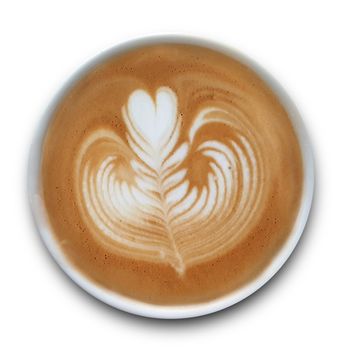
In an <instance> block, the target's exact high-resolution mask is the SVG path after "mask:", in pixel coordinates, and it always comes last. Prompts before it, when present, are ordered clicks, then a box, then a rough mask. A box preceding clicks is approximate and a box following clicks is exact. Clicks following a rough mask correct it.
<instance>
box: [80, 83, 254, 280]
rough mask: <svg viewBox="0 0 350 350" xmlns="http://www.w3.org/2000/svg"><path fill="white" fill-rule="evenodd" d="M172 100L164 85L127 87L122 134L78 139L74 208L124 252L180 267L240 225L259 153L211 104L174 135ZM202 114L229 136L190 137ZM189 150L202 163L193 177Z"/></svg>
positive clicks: (176, 122) (220, 247)
mask: <svg viewBox="0 0 350 350" xmlns="http://www.w3.org/2000/svg"><path fill="white" fill-rule="evenodd" d="M177 103H178V101H177V96H176V94H175V93H174V92H173V91H172V90H171V89H170V88H167V87H160V88H159V89H158V90H157V91H156V94H155V99H154V100H153V98H152V97H151V95H150V94H148V93H147V92H146V91H144V90H135V91H134V92H133V93H132V94H131V95H130V96H129V99H128V101H127V103H126V105H125V106H124V107H123V108H122V116H123V120H124V123H125V126H126V130H127V133H126V135H125V136H126V141H125V140H124V139H122V138H121V137H119V136H118V135H117V134H116V133H114V132H113V131H111V130H107V129H103V128H101V129H99V130H96V131H95V132H94V133H93V134H92V135H90V136H89V138H87V139H86V140H85V142H84V144H83V145H82V147H81V150H80V153H79V157H78V161H77V171H78V173H79V174H81V176H82V179H83V181H82V185H81V188H80V190H81V193H82V196H81V198H82V202H81V203H80V207H81V208H82V212H83V213H84V215H85V216H84V217H85V219H86V220H88V221H89V222H91V221H92V222H93V224H94V227H96V230H95V233H96V237H98V238H99V239H103V238H106V242H108V244H110V245H111V246H113V247H114V248H115V249H116V250H117V251H118V253H120V254H123V255H125V256H129V257H133V258H138V259H142V260H146V261H150V262H161V263H167V264H170V265H171V266H172V267H173V268H174V269H175V271H176V272H177V273H178V274H179V275H180V276H181V275H183V274H184V273H185V272H186V269H187V267H189V266H191V265H195V264H196V263H200V262H203V261H206V259H210V258H211V257H213V256H215V254H219V253H220V252H223V251H224V248H225V247H228V246H232V244H233V243H234V242H235V240H236V238H237V237H238V236H239V234H240V232H242V231H243V230H244V226H245V223H246V222H247V220H248V218H249V215H251V214H252V213H253V211H254V207H255V206H256V204H257V202H258V199H259V188H258V187H259V186H258V183H257V176H258V172H259V157H258V155H257V153H256V149H255V148H254V140H253V139H252V137H251V133H250V131H249V130H247V128H245V127H244V125H242V123H240V122H239V121H237V120H235V119H234V118H232V115H230V114H229V113H228V112H227V111H225V110H224V109H221V108H218V107H215V106H214V107H206V108H204V109H202V110H201V111H200V112H199V113H198V114H197V116H196V118H195V119H194V120H193V122H192V125H191V128H190V129H189V131H188V134H187V135H186V137H185V138H180V135H181V132H182V130H181V122H180V118H179V116H178V106H177ZM211 123H222V124H223V125H225V127H227V128H229V129H230V130H231V131H232V135H233V134H234V136H233V137H232V139H230V140H227V141H226V142H222V141H219V140H215V139H208V140H205V141H203V142H201V143H200V144H198V142H197V143H196V142H195V140H196V137H197V135H198V133H199V132H200V130H202V128H203V127H205V126H208V125H210V124H211ZM180 139H181V140H185V141H181V142H179V140H180ZM194 152H197V153H199V154H200V155H201V157H202V158H204V159H205V160H206V163H207V164H208V169H207V170H205V169H203V172H204V171H207V174H205V175H206V181H205V184H204V185H201V186H199V185H196V183H195V181H192V178H191V176H190V171H189V169H188V167H186V160H188V158H189V157H190V156H191V155H192V154H193V153H194Z"/></svg>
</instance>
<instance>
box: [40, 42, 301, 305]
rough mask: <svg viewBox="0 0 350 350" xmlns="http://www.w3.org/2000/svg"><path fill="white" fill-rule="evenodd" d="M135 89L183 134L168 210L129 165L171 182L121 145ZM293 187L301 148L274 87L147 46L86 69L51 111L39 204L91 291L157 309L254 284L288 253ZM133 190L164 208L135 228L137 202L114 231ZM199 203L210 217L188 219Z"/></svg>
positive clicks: (236, 70) (297, 183)
mask: <svg viewBox="0 0 350 350" xmlns="http://www.w3.org/2000/svg"><path fill="white" fill-rule="evenodd" d="M160 88H163V90H159V89H160ZM136 90H142V91H144V92H145V93H147V94H149V96H151V98H152V100H153V101H157V98H158V97H159V96H160V93H159V91H161V92H162V93H163V96H165V97H164V98H165V99H167V98H168V99H169V101H170V100H171V98H173V100H174V101H176V105H175V106H176V109H175V110H176V114H175V117H174V118H175V119H174V120H175V121H174V123H175V122H176V123H177V124H174V125H178V127H179V136H178V138H177V139H176V142H174V144H175V145H174V147H173V148H172V149H171V151H169V154H168V155H167V156H166V159H169V158H170V157H171V156H172V155H173V154H174V153H175V151H176V150H177V149H178V148H179V147H180V146H181V145H183V144H185V146H183V147H184V148H183V149H186V150H187V153H186V152H184V156H183V159H182V160H181V162H179V164H178V165H176V167H175V168H174V169H173V170H172V173H170V175H176V174H177V172H180V171H183V172H182V173H183V174H185V175H184V176H185V178H184V179H183V180H181V181H184V182H182V184H183V186H182V187H181V188H182V189H185V190H184V191H186V194H183V198H185V199H184V202H179V203H180V204H177V206H176V205H175V204H174V205H173V206H174V208H173V207H172V204H171V203H173V202H172V200H173V199H171V198H170V197H171V196H170V192H171V189H174V188H175V189H176V188H177V187H176V186H175V185H174V186H173V187H169V189H165V190H162V191H157V190H149V191H150V192H147V191H146V190H145V189H144V188H143V185H138V184H139V183H140V182H138V180H139V178H138V177H137V176H139V177H140V176H141V175H137V172H135V169H134V168H133V166H134V167H135V166H136V165H135V164H141V165H143V167H144V168H145V171H149V172H150V173H152V172H153V173H154V174H155V175H154V176H155V178H156V180H157V181H158V182H156V183H157V184H158V185H159V184H160V185H159V186H163V182H164V186H166V184H167V183H170V181H168V182H166V179H162V180H159V179H157V176H158V175H159V174H160V170H159V169H158V168H156V166H154V169H152V166H149V165H147V164H145V163H144V162H143V160H142V159H140V154H136V153H135V152H134V149H132V147H131V146H130V142H131V141H130V140H129V139H128V135H131V133H130V126H128V125H127V123H126V114H127V113H128V117H129V120H131V123H132V121H133V113H134V112H133V110H132V103H133V102H134V101H137V98H136V97H135V98H134V99H132V98H131V97H130V96H131V95H132V94H133V93H134V92H135V91H136ZM145 96H148V95H145ZM128 101H129V102H128ZM169 103H170V102H169ZM174 103H175V102H174ZM123 110H124V112H123ZM202 111H205V113H206V114H205V113H203V114H205V117H203V120H205V121H206V122H205V123H202V124H200V120H202V119H200V118H199V115H200V113H201V112H202ZM135 113H136V112H135ZM136 117H137V116H136ZM136 117H134V118H136ZM169 118H170V119H171V116H170V117H169ZM170 119H169V120H170ZM134 120H135V119H134ZM169 123H170V122H169ZM135 125H136V124H135ZM169 125H170V124H169ZM194 125H199V126H198V128H194ZM140 128H141V126H140V127H139V129H137V130H141V129H140ZM191 128H192V133H193V135H194V136H193V139H191V138H190V136H189V135H190V134H191ZM194 129H195V130H194ZM169 130H172V129H169ZM174 130H175V126H174ZM144 135H146V133H145V134H144ZM186 147H187V148H186ZM185 153H186V154H185ZM231 155H232V157H231ZM108 157H110V158H108ZM231 158H232V159H231ZM105 159H111V160H110V163H108V164H110V165H108V164H107V163H106V162H105V163H103V161H104V160H105ZM133 161H134V162H139V163H133ZM133 164H134V165H133ZM157 164H158V163H157ZM213 164H214V165H213ZM103 166H105V167H106V169H107V170H108V169H112V170H110V171H111V175H110V177H108V178H106V186H107V187H106V188H107V190H108V191H109V190H110V189H111V188H112V187H111V186H112V185H113V184H114V182H115V183H117V184H118V183H119V184H120V188H121V190H120V191H121V192H117V191H116V190H114V189H113V191H114V192H113V191H112V190H111V192H110V193H112V195H110V197H108V200H110V202H108V203H107V202H106V203H107V204H106V205H105V204H104V203H102V202H103V200H104V199H106V198H107V197H104V194H102V195H101V194H99V191H100V192H103V191H107V190H106V189H104V188H105V187H103V186H104V185H103V181H104V180H103V176H102V177H101V171H100V173H99V169H101V167H103ZM147 169H148V170H147ZM157 169H158V170H157ZM107 170H106V171H107ZM108 171H109V170H108ZM141 173H142V172H140V173H139V174H141ZM210 173H211V174H212V175H210V176H212V185H210V184H209V182H210V181H211V180H210V179H209V178H210V176H209V177H208V174H210ZM99 174H100V175H99ZM157 174H158V175H157ZM179 174H180V173H179ZM102 175H103V174H102ZM170 175H169V176H170ZM150 176H153V175H150ZM101 178H102V180H101ZM179 178H180V175H179ZM163 180H164V181H163ZM113 181H114V182H113ZM118 181H119V182H118ZM186 181H187V183H188V186H187V187H186V186H185V185H184V183H185V182H186ZM302 183H303V168H302V157H301V152H300V148H299V143H298V140H297V137H296V134H295V132H294V129H293V127H292V124H291V122H290V120H289V118H288V115H287V113H286V111H285V109H284V108H283V106H282V105H281V103H280V102H279V100H278V99H277V97H276V96H275V95H274V93H273V92H272V91H271V89H270V88H269V87H268V86H267V85H266V84H265V83H264V82H263V81H262V80H261V79H260V78H259V76H258V75H257V74H256V73H254V72H253V71H252V70H251V69H249V68H248V67H247V66H245V65H243V64H242V63H240V62H239V61H237V60H235V59H233V58H232V57H228V56H226V55H224V54H222V53H219V52H216V51H213V50H210V49H207V48H203V47H200V46H195V45H179V44H159V45H158V44H157V45H148V46H144V47H140V48H137V49H131V50H129V51H127V52H124V53H120V54H118V55H115V56H114V57H111V58H109V59H107V60H105V61H103V62H101V63H99V64H98V65H96V66H95V67H93V68H91V69H90V71H89V72H87V73H86V74H85V75H84V76H83V77H82V78H81V79H80V80H79V81H77V82H76V83H75V84H74V86H72V87H71V88H70V90H69V91H67V93H66V94H65V96H64V97H63V98H62V100H61V101H60V103H59V104H58V106H57V107H56V109H55V111H54V113H53V117H52V120H51V122H50V125H49V127H48V130H47V134H46V136H45V139H44V144H43V156H42V164H41V184H42V197H43V200H44V203H45V207H46V210H47V215H48V218H49V222H50V224H51V226H52V230H53V233H54V237H55V239H56V241H57V244H58V245H59V246H60V248H61V249H62V251H63V252H64V254H65V255H66V257H67V258H68V259H69V261H70V262H71V263H72V264H73V265H74V266H75V267H76V268H77V269H78V270H79V271H81V272H82V273H83V274H84V275H85V276H86V277H88V278H89V279H90V280H91V281H93V282H94V283H96V284H97V285H100V286H103V287H105V288H107V289H109V290H111V291H115V292H117V293H120V294H122V295H124V296H127V297H130V298H134V299H137V300H140V301H144V302H147V303H153V304H163V305H171V304H191V303H201V302H206V301H209V300H212V299H215V298H218V297H221V296H224V295H225V294H228V293H230V292H232V291H234V290H236V289H237V288H239V287H241V286H243V285H244V284H246V283H248V282H249V281H251V280H252V279H254V278H255V277H256V276H257V275H258V274H260V273H261V272H262V271H263V270H264V269H265V268H266V267H267V266H268V264H269V263H270V262H271V260H272V259H273V258H274V256H275V255H276V253H277V252H278V250H279V249H280V248H281V246H282V245H283V244H284V243H285V242H286V240H287V238H288V236H289V234H290V232H291V230H292V228H293V225H294V221H295V219H296V215H297V213H298V210H299V206H300V199H301V193H302ZM108 186H109V187H108ZM113 186H114V185H113ZM133 186H134V187H133ZM137 186H140V187H137ZM169 186H170V185H169ZM179 186H180V185H179ZM113 188H114V187H113ZM118 188H119V187H118ZM125 188H127V190H126V189H125ZM131 188H134V189H135V188H138V190H139V191H146V192H143V193H144V194H145V193H146V195H149V196H153V197H152V198H153V199H152V200H153V201H155V202H156V204H157V203H158V204H159V206H160V209H159V210H158V211H157V210H156V209H154V213H153V212H152V215H151V214H149V217H146V218H145V217H143V218H141V214H140V216H138V214H137V213H139V212H141V211H142V208H141V209H140V206H142V204H140V205H139V207H138V208H136V209H135V212H133V214H132V215H131V214H130V217H128V216H127V215H126V214H125V215H124V214H120V213H121V212H120V211H119V212H118V213H119V214H118V215H119V216H116V217H115V220H114V219H113V217H112V216H113V215H114V214H113V213H116V211H113V210H114V209H113V210H112V209H110V208H111V207H112V206H113V205H115V206H116V208H117V209H118V210H119V209H120V210H123V206H122V204H120V203H122V202H118V198H117V197H118V195H117V194H116V193H119V195H123V194H125V193H126V192H125V191H131V192H132V191H133V190H130V189H131ZM178 191H180V187H179V190H178ZM191 191H192V192H191ZM211 192H213V193H214V194H213V195H212V196H211V197H210V193H211ZM103 193H104V192H103ZM128 193H129V192H128ZM132 193H134V192H132ZM184 193H185V192H184ZM168 194H169V199H167V195H168ZM190 194H192V195H191V196H192V197H191V198H192V199H191V198H190ZM201 194H202V197H201ZM186 195H188V197H186ZM225 195H226V197H227V196H229V197H230V198H231V196H232V201H229V200H227V198H226V197H225ZM99 196H101V197H99ZM113 196H116V198H112V197H113ZM125 196H126V195H125ZM135 196H136V197H137V193H136V194H135ZM196 196H197V197H196ZM96 198H97V199H96ZM101 198H102V199H101ZM200 198H202V199H203V203H206V205H207V206H209V204H210V203H212V204H213V205H214V204H215V202H220V203H219V204H218V205H217V206H216V208H218V210H217V211H215V210H213V212H212V213H211V214H208V213H209V212H207V211H205V209H203V210H201V211H200V210H199V211H198V212H194V209H193V211H192V212H190V209H191V208H193V207H194V206H195V205H196V204H195V203H198V207H199V206H200ZM114 200H115V201H116V202H113V201H114ZM186 200H187V202H186ZM191 200H192V202H191ZM196 200H197V201H198V202H196ZM106 201H107V199H106ZM90 202H91V203H92V204H91V203H90ZM136 202H137V198H136ZM136 202H135V203H136ZM113 203H114V204H113ZM142 203H144V202H142ZM164 203H165V204H164ZM169 203H170V204H169ZM181 203H189V204H188V206H189V208H187V209H186V211H185V210H183V211H185V213H186V214H188V215H187V216H185V214H181V215H182V216H181V215H180V214H176V215H175V214H173V213H172V212H171V210H173V209H174V213H175V211H176V210H177V211H176V213H179V212H181V210H182V207H181V205H182V204H181ZM156 204H155V206H156V207H157V205H158V204H157V205H156ZM144 205H146V204H144ZM184 205H185V204H183V207H184ZM118 206H119V207H118ZM162 206H163V207H164V206H166V210H163V208H162ZM203 206H204V204H203ZM152 208H153V207H152ZM203 208H204V207H203ZM109 209H110V211H108V210H109ZM148 209H149V208H148ZM152 210H153V209H152ZM152 210H151V211H152ZM111 213H112V214H111ZM235 213H236V214H237V213H238V214H237V215H236V216H235ZM95 214H96V215H95ZM190 214H191V215H192V216H191V215H190ZM94 215H95V216H94ZM123 215H124V216H123ZM147 215H148V214H147ZM171 215H173V217H172V216H171ZM106 217H108V218H109V219H108V220H107V219H106ZM113 220H114V221H113ZM205 220H207V221H205ZM114 233H115V235H114ZM121 238H123V239H126V241H127V243H126V244H124V243H123V242H122V241H121V240H120V241H118V240H119V239H121ZM150 241H151V243H150ZM150 247H151V248H152V249H151V248H150Z"/></svg>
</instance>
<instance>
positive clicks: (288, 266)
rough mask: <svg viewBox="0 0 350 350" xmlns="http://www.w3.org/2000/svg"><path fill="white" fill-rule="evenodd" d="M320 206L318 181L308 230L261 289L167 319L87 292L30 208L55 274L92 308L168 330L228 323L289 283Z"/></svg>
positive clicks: (309, 240)
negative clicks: (54, 252) (62, 263)
mask: <svg viewBox="0 0 350 350" xmlns="http://www.w3.org/2000/svg"><path fill="white" fill-rule="evenodd" d="M315 171H316V164H315ZM317 205H318V185H317V183H316V182H315V187H314V197H313V203H312V205H311V209H310V214H309V217H308V220H307V223H306V226H305V228H304V232H303V234H302V235H301V238H300V240H299V242H298V244H297V246H296V248H295V249H294V251H293V253H292V254H291V256H290V257H289V258H288V260H287V261H286V263H285V264H284V265H283V266H282V267H281V269H280V270H279V271H278V272H277V273H276V274H275V275H274V276H273V277H272V278H271V279H270V280H269V281H268V282H267V283H266V284H265V285H264V286H262V287H261V288H260V289H259V290H257V291H256V292H255V293H253V294H252V295H250V296H249V297H247V298H246V299H244V300H242V301H240V302H239V303H237V304H235V305H232V306H231V307H228V308H226V309H224V310H221V311H217V312H215V313H212V314H209V315H204V316H199V317H194V318H189V319H175V320H164V319H155V318H147V317H143V316H138V315H133V314H129V313H127V312H125V311H121V310H118V309H115V308H114V307H112V306H109V305H107V304H105V303H103V302H102V301H100V300H98V299H96V298H95V297H93V296H92V295H90V294H89V293H87V292H86V291H84V290H83V289H82V288H81V287H79V286H78V285H77V284H75V283H74V282H73V281H72V280H71V279H70V278H69V277H68V276H67V275H66V274H65V273H64V272H63V270H62V269H61V268H60V267H59V266H58V264H57V263H56V262H55V261H54V259H53V257H52V256H51V254H50V253H49V251H48V250H47V249H46V247H45V245H44V243H43V242H42V241H41V239H40V235H39V234H37V228H36V224H35V222H34V218H33V217H32V215H30V214H31V213H29V212H30V210H28V213H29V215H28V216H30V219H29V221H31V223H32V230H33V232H35V233H36V237H37V244H38V245H40V250H41V251H42V252H43V254H45V255H46V258H47V260H48V262H49V264H50V268H52V269H54V270H56V271H55V273H56V274H57V276H60V278H61V279H62V281H63V283H66V285H67V286H68V288H70V290H71V291H72V293H77V294H79V295H80V296H81V298H83V299H84V300H85V301H86V302H87V303H89V304H90V305H89V306H90V307H93V308H95V309H96V311H98V312H102V313H104V314H105V315H106V316H107V317H110V318H111V319H112V320H113V321H116V320H118V321H122V322H130V323H132V324H133V326H135V325H138V326H140V327H143V328H145V327H146V328H149V329H158V330H159V329H160V328H161V329H164V330H170V331H171V330H172V329H175V330H179V329H181V330H184V331H186V330H187V331H188V330H193V329H194V328H198V327H202V326H205V325H209V324H211V323H212V322H222V321H223V322H225V321H226V320H227V319H233V318H237V317H239V315H240V314H242V313H244V312H247V310H249V309H251V308H253V307H254V306H255V304H257V303H259V302H262V300H263V299H264V297H265V294H267V293H274V292H275V293H276V292H277V288H278V286H279V285H280V284H282V283H287V282H286V279H288V271H291V270H293V268H294V267H295V266H296V265H295V261H296V260H297V259H300V258H301V257H302V255H303V254H304V256H305V254H306V252H307V250H308V246H309V245H310V244H311V242H312V240H313V238H312V233H313V232H312V231H313V230H312V227H313V224H314V221H315V220H316V215H317Z"/></svg>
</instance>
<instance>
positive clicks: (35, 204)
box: [27, 34, 314, 319]
mask: <svg viewBox="0 0 350 350" xmlns="http://www.w3.org/2000/svg"><path fill="white" fill-rule="evenodd" d="M164 43H173V44H192V45H199V46H203V47H205V48H209V49H213V50H216V51H219V52H221V53H224V54H226V55H228V56H230V57H233V58H235V59H237V60H239V61H240V62H241V63H243V64H245V65H247V66H248V67H249V68H250V69H252V70H253V71H254V72H255V73H256V74H258V76H259V77H260V78H261V79H262V80H263V81H264V82H265V83H266V84H267V85H268V86H269V87H270V89H271V90H272V91H273V92H274V94H275V95H276V96H277V97H278V99H279V101H280V102H281V104H282V105H283V107H284V108H285V110H286V111H287V113H288V116H289V119H290V121H291V123H292V125H293V128H294V130H295V133H296V135H297V138H298V142H299V145H300V150H301V155H302V163H303V172H304V174H303V175H304V176H303V192H302V197H301V202H300V207H299V212H298V215H297V217H296V219H295V222H294V226H293V229H292V231H291V232H290V234H289V238H288V239H287V241H286V242H285V243H284V244H283V246H282V247H281V248H280V249H279V251H278V252H277V254H276V255H275V256H274V257H273V259H272V261H271V262H270V264H269V265H268V266H267V267H266V268H265V269H264V270H263V271H262V272H261V273H260V274H259V275H258V276H257V277H256V278H254V279H253V280H251V281H250V282H248V283H247V284H245V285H243V286H241V287H240V288H239V289H237V290H234V291H233V292H231V293H229V294H226V295H224V296H222V297H219V298H217V299H214V300H211V301H208V302H205V303H199V304H189V305H171V306H164V305H156V304H148V303H144V302H141V301H138V300H135V299H131V298H128V297H125V296H123V295H121V294H118V293H117V292H112V291H110V290H107V289H106V288H104V287H102V286H99V285H97V284H94V282H93V281H92V280H90V279H89V278H88V277H87V276H85V275H84V274H83V273H82V272H80V271H79V270H78V269H77V268H75V267H74V266H73V264H72V263H70V262H69V260H68V258H66V257H65V255H64V253H63V251H62V250H60V248H59V246H58V243H57V242H56V240H55V238H54V234H53V232H52V231H53V230H52V229H51V228H50V224H49V220H48V218H47V216H46V214H45V206H44V204H43V202H42V199H41V197H40V195H39V193H40V163H41V156H42V143H43V140H44V137H45V135H46V130H47V127H48V125H49V122H50V120H51V117H52V114H53V111H54V110H55V108H56V106H57V105H58V104H59V103H60V101H61V99H62V97H63V96H64V95H65V93H66V92H67V91H68V90H69V89H70V87H72V86H73V85H74V84H75V83H76V82H77V81H79V80H80V79H81V78H82V77H83V76H84V75H85V74H86V73H87V72H88V71H90V69H91V68H93V67H95V66H96V65H98V64H100V63H101V62H103V61H104V60H106V59H108V58H110V57H112V56H114V55H117V54H120V53H122V52H125V51H128V50H130V49H134V48H138V47H142V46H147V45H151V44H164ZM313 192H314V160H313V152H312V148H311V143H310V139H309V136H308V134H307V131H306V128H305V126H304V123H303V121H302V118H301V116H300V113H299V111H298V109H297V108H296V106H295V104H294V103H293V101H292V100H291V98H290V97H289V96H288V94H287V92H286V91H285V90H284V88H283V87H282V86H281V85H280V83H278V82H277V80H276V79H275V78H274V77H273V76H272V75H271V74H270V73H268V72H267V71H266V70H265V69H264V68H263V67H261V66H260V65H259V64H258V63H256V62H255V61H254V60H252V59H251V58H250V57H248V56H246V55H245V54H243V53H241V52H240V51H239V50H237V49H235V48H232V47H231V46H228V45H224V44H220V43H217V42H216V41H212V40H208V39H204V38H201V37H197V36H189V35H180V34H158V35H149V36H143V37H138V38H134V39H130V40H127V41H125V42H123V43H119V44H116V45H115V46H113V47H111V48H109V49H107V50H105V51H103V52H102V53H100V54H98V55H96V56H95V57H93V58H92V59H90V60H89V61H88V62H87V63H85V64H83V65H82V66H81V67H80V68H79V69H78V70H76V71H75V72H74V73H73V74H72V75H71V76H70V78H69V79H68V80H67V81H66V83H65V84H64V85H63V86H62V87H61V88H60V89H59V90H58V92H56V94H55V95H54V96H53V98H52V99H51V102H50V104H49V106H48V107H47V109H46V111H45V112H44V114H43V116H42V117H41V119H40V121H39V125H38V129H37V131H36V133H35V135H34V140H33V143H32V145H31V148H30V152H29V160H28V171H27V194H28V198H29V204H30V209H31V212H32V215H33V218H34V222H35V224H36V228H37V231H38V232H39V235H40V237H41V240H42V241H43V242H44V245H45V246H46V248H47V249H48V251H49V252H50V254H51V255H52V257H53V258H54V260H55V261H56V263H57V264H58V265H59V266H60V268H61V269H62V270H63V271H64V272H65V273H66V274H67V275H68V276H69V277H70V278H71V280H73V282H75V283H76V284H77V285H78V286H80V287H81V288H82V289H83V290H85V291H86V292H88V293H89V294H91V295H92V296H94V297H95V298H97V299H99V300H100V301H102V302H104V303H106V304H108V305H110V306H112V307H114V308H117V309H119V310H122V311H125V312H128V313H132V314H136V315H139V316H144V317H151V318H160V319H181V318H192V317H198V316H203V315H207V314H211V313H214V312H217V311H220V310H223V309H225V308H227V307H230V306H232V305H234V304H236V303H238V302H240V301H241V300H243V299H245V298H247V297H248V296H250V295H251V294H253V293H254V292H256V291H257V290H258V289H260V288H261V287H262V286H263V285H265V284H266V283H267V282H268V281H269V280H270V279H271V278H272V277H273V276H274V275H275V274H276V273H277V272H278V271H279V270H280V268H281V267H282V266H283V265H284V263H285V262H286V261H287V259H288V258H289V257H290V255H291V254H292V252H293V250H294V249H295V247H296V245H297V243H298V241H299V239H300V237H301V235H302V234H303V231H304V228H305V225H306V222H307V219H308V216H309V212H310V209H311V205H312V199H313Z"/></svg>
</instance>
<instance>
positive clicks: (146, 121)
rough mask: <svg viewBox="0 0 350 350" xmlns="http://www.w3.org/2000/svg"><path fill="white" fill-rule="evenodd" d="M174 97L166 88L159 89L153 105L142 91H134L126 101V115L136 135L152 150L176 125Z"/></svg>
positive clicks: (159, 145) (149, 97)
mask: <svg viewBox="0 0 350 350" xmlns="http://www.w3.org/2000/svg"><path fill="white" fill-rule="evenodd" d="M176 105H177V101H176V96H175V95H174V94H173V93H172V91H171V90H169V89H168V88H164V87H163V88H160V89H158V91H157V93H156V100H155V103H154V101H153V100H152V97H151V96H150V95H149V94H148V93H147V92H146V91H144V90H136V91H134V92H133V93H132V94H131V95H130V98H129V101H128V114H129V116H130V119H131V120H132V121H133V123H134V125H135V128H136V129H137V131H138V133H139V134H140V135H142V137H143V138H144V139H145V140H146V141H147V142H148V143H149V144H150V145H151V146H152V147H153V148H154V149H157V148H159V147H161V146H162V145H163V144H164V140H166V139H167V137H169V136H170V134H171V133H172V132H173V131H174V127H175V125H176V117H177V116H176V113H177V110H176ZM162 141H163V142H162Z"/></svg>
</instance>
